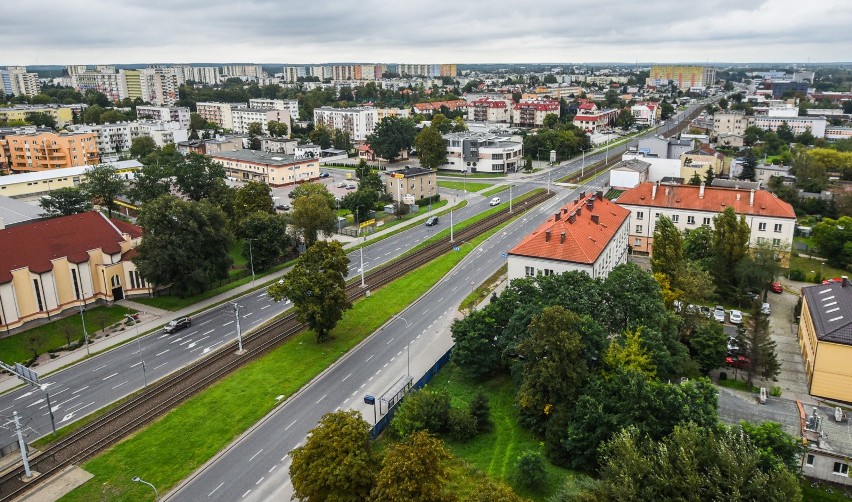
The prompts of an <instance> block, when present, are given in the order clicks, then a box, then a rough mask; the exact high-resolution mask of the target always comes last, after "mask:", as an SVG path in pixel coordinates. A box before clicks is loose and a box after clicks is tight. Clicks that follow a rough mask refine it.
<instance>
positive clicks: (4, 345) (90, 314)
mask: <svg viewBox="0 0 852 502" xmlns="http://www.w3.org/2000/svg"><path fill="white" fill-rule="evenodd" d="M133 312H135V311H134V310H128V309H126V308H124V307H121V306H118V305H115V306H112V307H107V306H105V305H104V306H100V307H94V308H89V310H87V311H86V312H85V313H84V314H83V315H84V316H85V317H86V329H87V330H88V332H89V334H90V335H91V334H93V333H94V332H95V331H100V330H101V329H103V328H104V327H106V326H111V325H113V324H115V323H117V322H118V321H120V320H121V319H122V318H124V315H125V314H128V313H131V314H132V313H133ZM66 333H69V334H70V337H71V343H76V342H80V343H82V340H83V324H82V322H81V320H80V315H79V314H77V315H71V316H68V317H66V318H64V319H56V320H54V321H51V322H49V323H47V324H42V325H40V326H35V327H33V328H30V329H28V330H26V331H22V332H20V333H17V334H15V335H12V336H8V337H5V338H0V359H2V361H3V362H5V363H8V364H14V363H16V362H18V363H24V362H27V361H29V360H30V359H31V358H32V357H33V350H32V349H31V347H37V349H38V350H37V352H38V353H39V354H43V353H45V352H51V351H55V350H57V349H59V348H60V347H64V346H65V345H67V344H68V339H67V338H66ZM31 340H33V341H32V342H31ZM90 340H91V338H90Z"/></svg>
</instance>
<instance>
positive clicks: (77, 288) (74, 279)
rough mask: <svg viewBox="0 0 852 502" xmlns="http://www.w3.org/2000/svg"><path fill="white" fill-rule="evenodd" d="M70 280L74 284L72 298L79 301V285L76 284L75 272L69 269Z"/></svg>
mask: <svg viewBox="0 0 852 502" xmlns="http://www.w3.org/2000/svg"><path fill="white" fill-rule="evenodd" d="M71 280H72V281H73V282H74V297H75V298H77V299H78V300H79V299H80V285H79V284H78V283H77V271H76V270H74V269H71Z"/></svg>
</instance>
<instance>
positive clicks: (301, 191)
mask: <svg viewBox="0 0 852 502" xmlns="http://www.w3.org/2000/svg"><path fill="white" fill-rule="evenodd" d="M290 195H292V196H293V199H295V200H299V198H300V197H307V196H309V195H318V196H320V197H322V199H323V200H324V201H325V202H326V204H328V207H329V208H330V209H334V207H335V206H336V204H337V203H336V202H335V199H334V195H333V194H332V193H331V192H329V191H328V188H327V187H326V186H325V185H323V184H322V183H313V182H310V183H302V184H301V185H299V186H297V187H296V188H294V189H293V190H292V191H291V192H290Z"/></svg>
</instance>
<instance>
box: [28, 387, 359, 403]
mask: <svg viewBox="0 0 852 502" xmlns="http://www.w3.org/2000/svg"><path fill="white" fill-rule="evenodd" d="M357 394H358V391H357V390H356V391H355V392H353V393H352V395H353V396H355V395H357ZM42 401H43V400H42Z"/></svg>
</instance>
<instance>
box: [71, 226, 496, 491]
mask: <svg viewBox="0 0 852 502" xmlns="http://www.w3.org/2000/svg"><path fill="white" fill-rule="evenodd" d="M498 230H499V228H497V229H493V230H491V231H489V232H487V233H485V234H483V235H482V236H480V237H478V238H476V239H474V240H473V241H471V243H472V244H474V246H472V247H470V248H463V249H461V250H460V251H459V252H451V253H447V254H445V255H444V256H442V257H440V258H438V259H436V260H434V261H432V262H430V263H429V264H427V265H425V266H423V267H421V268H419V269H417V270H415V271H412V272H409V273H408V274H406V275H405V276H403V277H402V278H400V279H398V280H396V281H394V282H393V283H391V284H389V285H387V286H385V287H384V288H381V289H379V290H376V291H373V292H372V295H371V296H370V297H369V298H363V299H361V300H359V301H357V302H356V303H355V305H354V306H353V308H352V309H351V310H349V311H347V312H346V313H345V315H344V317H343V319H342V320H341V322H340V323H339V324H338V326H337V328H335V330H334V339H333V340H331V341H329V342H328V343H324V344H321V345H318V344H316V343H315V342H314V335H313V333H312V332H310V331H307V330H306V331H303V332H301V333H299V334H297V335H295V336H293V337H292V338H290V339H289V340H287V341H286V342H285V343H284V344H283V345H281V346H280V347H278V348H277V349H275V350H273V351H271V352H270V353H268V354H266V355H264V356H263V357H261V358H259V359H257V360H255V361H252V362H251V363H248V364H247V365H246V366H244V367H243V368H240V369H239V370H238V371H236V372H235V373H233V374H231V375H229V376H227V377H225V378H224V379H222V380H221V381H219V382H217V383H216V384H214V385H213V386H211V387H210V388H208V389H206V390H204V391H202V392H201V393H199V394H198V395H196V396H194V397H192V398H191V399H189V400H187V402H185V403H184V404H182V405H181V406H179V407H177V408H175V409H174V410H172V411H171V412H169V413H168V414H166V415H165V416H163V417H162V418H161V419H159V420H158V421H156V422H155V423H153V424H151V425H150V426H148V427H146V428H145V429H143V430H142V431H140V432H138V433H137V434H135V435H133V436H132V437H130V438H129V439H127V440H125V441H122V442H121V443H119V444H118V445H116V446H114V447H113V448H111V449H110V450H108V451H106V452H104V453H103V454H101V455H100V456H98V457H96V458H94V459H92V460H90V461H89V462H87V463H86V464H84V465H83V468H84V469H86V470H87V471H89V472H91V473H92V474H94V478H92V479H91V480H89V481H88V482H87V483H85V484H83V485H82V486H80V487H78V488H77V489H75V490H74V491H72V492H71V493H69V494H68V495H66V496H65V497H63V498H62V499H61V500H65V501H90V500H118V501H124V500H126V501H135V500H141V499H143V498H144V497H147V496H149V493H148V492H146V489H148V488H147V487H145V486H140V485H139V484H138V483H133V482H131V478H132V477H133V476H140V477H141V478H142V479H145V480H146V481H149V482H151V483H153V484H154V485H155V486H157V488H158V489H159V490H160V491H161V492H162V491H165V490H168V489H170V488H171V487H173V486H175V485H176V484H177V483H178V482H180V480H182V479H183V478H185V477H186V476H188V475H189V474H190V473H192V472H193V471H194V470H195V469H197V468H198V467H199V466H201V465H202V464H203V463H204V462H206V461H207V460H208V459H209V458H210V457H212V456H213V455H215V454H216V453H217V452H218V451H219V450H221V449H222V448H224V447H225V446H226V445H227V444H228V443H230V442H231V441H233V440H234V438H236V437H237V436H238V435H239V434H241V433H242V432H244V431H245V430H247V429H248V428H249V427H251V426H252V425H253V424H254V423H256V422H257V421H258V420H260V419H261V418H262V417H263V416H264V415H266V414H267V413H269V412H270V411H271V410H272V409H273V408H275V406H276V405H277V404H278V401H276V399H275V398H276V396H279V395H283V396H285V397H289V396H291V395H292V394H293V393H295V392H296V391H297V390H298V389H299V388H301V387H302V386H304V385H305V384H307V383H308V382H310V380H311V379H312V378H314V377H315V376H316V375H318V374H319V373H320V372H322V371H323V370H324V369H325V368H327V367H328V366H330V365H331V364H333V363H334V362H335V361H336V360H337V359H339V358H340V357H341V356H343V355H344V354H345V353H346V352H348V351H349V350H350V349H352V348H353V347H354V346H355V345H357V344H358V343H359V342H360V341H361V340H363V339H364V338H366V337H367V336H368V335H370V334H371V333H372V332H373V331H375V330H376V329H377V328H378V327H379V326H381V325H382V324H384V323H385V322H386V321H387V320H389V319H390V318H391V316H393V315H394V314H395V313H397V312H399V311H401V310H402V309H403V308H405V307H406V306H407V305H409V304H411V303H412V302H413V301H414V300H416V299H417V298H419V297H420V296H421V295H423V294H424V293H425V292H426V291H428V289H429V288H430V287H432V286H433V285H434V284H435V283H437V282H438V281H439V280H440V279H441V278H442V277H444V275H446V273H447V272H448V271H449V270H450V269H452V268H453V267H454V266H455V265H456V264H458V263H459V262H460V261H461V260H462V258H464V257H465V256H466V255H467V253H469V252H470V251H472V250H473V249H474V248H475V247H476V245H478V244H479V243H481V242H482V241H484V240H485V239H487V238H488V237H489V236H490V235H492V234H493V233H495V232H497V231H498ZM148 490H149V489H148Z"/></svg>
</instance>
